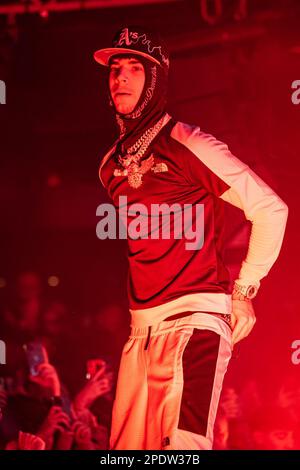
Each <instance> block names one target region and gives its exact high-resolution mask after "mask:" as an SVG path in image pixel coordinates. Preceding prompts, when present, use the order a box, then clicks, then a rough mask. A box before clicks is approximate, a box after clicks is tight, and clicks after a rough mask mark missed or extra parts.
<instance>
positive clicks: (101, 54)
mask: <svg viewBox="0 0 300 470" xmlns="http://www.w3.org/2000/svg"><path fill="white" fill-rule="evenodd" d="M130 52H132V53H133V54H136V55H141V56H143V57H146V58H147V59H149V60H152V62H155V63H156V64H158V65H160V62H159V61H158V60H156V59H154V57H152V56H151V55H149V54H146V53H145V52H139V51H135V50H134V49H127V48H125V47H109V48H107V49H99V51H96V52H95V53H94V59H95V61H96V62H98V63H99V64H101V65H106V66H108V62H109V59H110V58H111V57H112V56H113V55H118V54H130Z"/></svg>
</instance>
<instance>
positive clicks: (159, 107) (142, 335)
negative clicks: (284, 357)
mask: <svg viewBox="0 0 300 470" xmlns="http://www.w3.org/2000/svg"><path fill="white" fill-rule="evenodd" d="M94 57H95V60H96V61H97V62H99V63H100V64H102V65H104V66H106V67H108V68H109V83H108V87H109V95H110V104H111V106H112V107H113V110H114V112H115V115H116V119H117V122H118V124H119V127H120V136H119V138H118V139H117V141H116V142H115V143H114V144H113V146H112V147H111V149H110V150H109V152H108V153H107V154H106V155H105V156H104V158H103V159H102V162H101V165H100V169H99V176H100V179H101V182H102V184H103V185H104V187H105V188H106V189H107V191H108V194H109V196H110V197H111V198H112V200H113V203H114V205H115V207H116V208H117V211H118V212H119V213H121V215H122V216H123V217H124V207H123V201H124V197H126V202H127V206H128V208H129V211H128V214H127V215H126V220H127V223H128V224H129V223H130V222H131V221H132V220H133V219H132V217H133V213H134V212H135V211H136V212H137V208H140V212H143V208H145V213H144V218H145V219H146V221H147V222H149V221H150V220H149V219H151V222H156V228H157V230H152V231H150V230H149V226H150V225H151V224H150V225H149V224H148V225H147V224H146V225H145V224H144V225H143V224H141V225H143V227H142V228H141V236H140V237H136V236H135V237H134V236H130V234H129V235H128V260H129V275H128V297H129V307H130V313H131V334H130V337H129V339H128V341H127V342H126V344H125V346H124V349H123V353H122V358H121V363H120V369H119V376H118V385H117V391H116V398H115V402H114V408H113V416H112V430H111V437H110V448H111V449H137V450H138V449H147V450H149V449H155V450H159V449H165V450H171V449H172V450H173V449H187V450H191V449H198V450H199V449H211V448H212V444H213V427H214V422H215V417H216V412H217V407H218V402H219V398H220V393H221V388H222V382H223V378H224V375H225V372H226V370H227V366H228V362H229V360H230V357H231V353H232V347H233V345H234V344H235V343H237V342H238V341H240V340H241V339H243V338H245V337H246V336H247V335H248V334H249V333H250V332H251V330H252V328H253V326H254V324H255V321H256V319H255V314H254V310H253V307H252V302H251V299H253V298H254V297H255V295H256V294H257V291H258V289H259V287H260V281H261V279H262V278H264V277H265V276H266V275H267V274H268V272H269V270H270V268H271V267H272V265H273V264H274V262H275V260H276V259H277V257H278V254H279V251H280V248H281V244H282V240H283V236H284V231H285V225H286V220H287V214H288V208H287V206H286V204H285V203H284V202H283V201H282V200H281V199H280V198H279V197H278V195H277V194H275V192H274V191H273V190H272V189H271V188H270V187H269V186H267V184H266V183H264V182H263V181H262V180H261V179H260V178H259V177H258V176H257V175H256V174H255V173H254V172H253V171H252V170H251V169H250V168H249V167H248V166H247V165H246V164H244V163H243V162H241V161H240V160H239V159H238V158H236V157H235V156H234V155H232V154H231V152H230V151H229V149H228V147H227V145H226V144H224V143H223V142H220V141H218V140H216V139H215V138H214V137H213V136H212V135H210V134H207V133H206V132H204V131H203V130H202V129H200V128H199V127H197V126H195V125H190V124H185V123H182V122H180V121H177V120H175V119H174V118H172V117H171V116H170V115H169V114H168V113H167V111H166V96H167V84H168V70H169V54H168V51H167V48H166V47H165V45H164V43H163V42H162V40H161V39H160V37H159V36H158V35H156V34H155V33H151V32H149V31H145V30H144V29H143V28H139V27H130V26H129V27H124V28H123V29H122V30H120V31H118V32H117V34H116V36H115V38H114V40H113V44H112V47H109V48H106V49H100V50H99V51H97V52H95V55H94ZM120 201H121V203H120ZM224 201H225V202H228V203H230V204H233V205H234V206H236V207H239V208H240V209H241V210H242V211H243V212H244V214H245V217H246V219H247V220H249V221H251V223H252V230H251V236H250V240H249V247H248V252H247V256H246V258H245V260H244V261H243V263H242V265H241V269H240V272H239V276H238V279H236V280H235V282H234V286H233V289H231V287H230V279H229V274H228V270H227V269H226V266H225V265H224V262H223V254H222V253H223V227H224V223H225V221H224V215H223V209H224ZM134 205H135V206H134ZM138 205H139V206H138ZM154 205H156V206H157V205H164V206H163V207H164V212H167V209H166V208H169V209H170V212H171V219H170V222H169V225H170V226H169V227H168V228H172V229H173V228H174V227H175V228H176V227H177V228H178V217H179V212H180V211H178V212H176V210H174V207H175V208H178V207H179V208H180V207H181V208H184V207H186V206H188V207H189V208H192V209H194V210H193V211H192V212H189V214H190V218H189V220H188V221H187V222H188V223H187V225H189V227H190V229H191V230H193V229H194V228H195V227H196V226H197V227H198V225H197V222H198V220H197V218H199V217H201V218H202V219H201V220H202V221H203V230H204V232H203V238H202V240H201V243H198V244H196V246H192V248H191V246H188V245H187V240H186V239H185V238H184V237H179V236H176V234H175V235H174V234H173V233H172V234H171V230H170V236H169V237H164V236H162V235H161V232H162V230H163V229H164V228H166V227H165V225H164V219H163V217H162V218H159V219H158V218H157V217H156V216H155V215H153V206H154ZM199 208H200V209H201V208H203V210H202V211H201V210H198V209H199ZM130 209H131V211H130ZM141 215H143V214H141ZM164 215H165V214H164ZM184 215H185V214H184ZM155 217H156V218H155ZM152 219H153V220H152ZM154 219H155V220H154ZM180 223H181V222H180ZM154 225H155V224H154ZM146 226H147V227H148V229H147V228H145V227H146ZM151 227H152V225H151ZM147 230H148V231H147Z"/></svg>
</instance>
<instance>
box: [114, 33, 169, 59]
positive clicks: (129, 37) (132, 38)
mask: <svg viewBox="0 0 300 470" xmlns="http://www.w3.org/2000/svg"><path fill="white" fill-rule="evenodd" d="M113 44H114V47H124V46H125V47H126V46H127V47H128V46H132V45H134V46H135V48H136V50H137V51H139V52H144V53H146V54H149V55H151V56H152V57H153V58H154V59H156V60H158V61H159V62H160V63H164V64H165V65H167V67H169V58H168V54H167V53H163V51H162V46H154V45H153V42H152V40H151V38H150V37H149V36H147V33H143V32H141V33H139V32H137V31H129V28H123V29H122V31H121V32H120V33H119V36H118V37H117V38H116V39H115V40H114V42H113Z"/></svg>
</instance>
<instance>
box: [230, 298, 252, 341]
mask: <svg viewBox="0 0 300 470" xmlns="http://www.w3.org/2000/svg"><path fill="white" fill-rule="evenodd" d="M255 323H256V317H255V313H254V309H253V305H252V302H251V300H249V299H246V298H245V299H243V300H240V299H239V298H235V296H234V295H233V296H232V314H231V326H232V329H233V333H232V347H233V346H234V345H235V344H236V343H238V342H239V341H241V339H243V338H246V336H248V335H249V333H250V332H251V331H252V328H253V327H254V325H255Z"/></svg>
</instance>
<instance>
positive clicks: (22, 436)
mask: <svg viewBox="0 0 300 470" xmlns="http://www.w3.org/2000/svg"><path fill="white" fill-rule="evenodd" d="M45 448H46V443H45V441H44V440H43V439H42V438H41V437H39V436H35V435H34V434H29V433H27V432H22V431H19V436H18V440H17V441H11V442H9V443H8V444H7V446H6V448H5V450H45Z"/></svg>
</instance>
